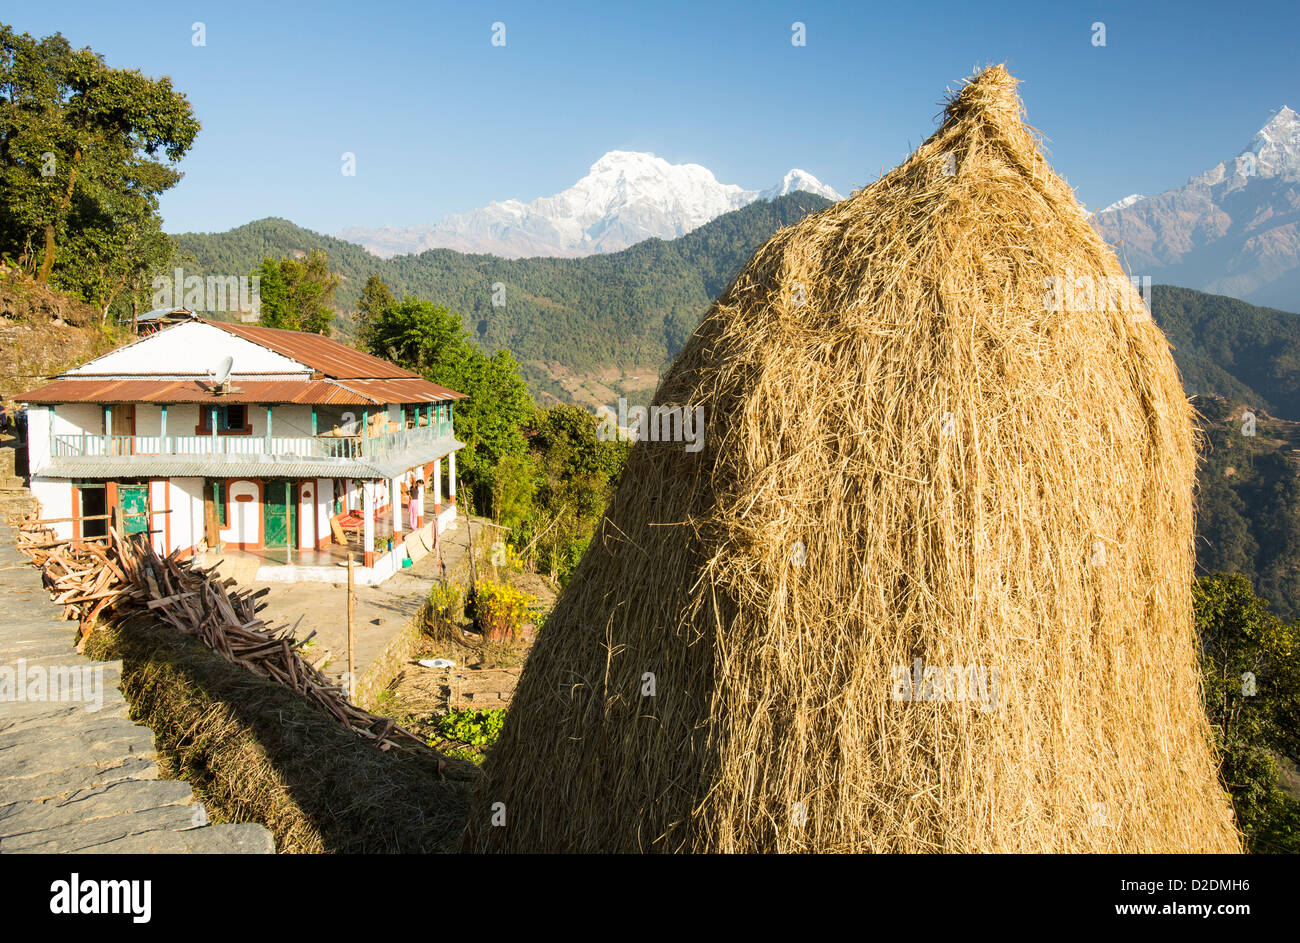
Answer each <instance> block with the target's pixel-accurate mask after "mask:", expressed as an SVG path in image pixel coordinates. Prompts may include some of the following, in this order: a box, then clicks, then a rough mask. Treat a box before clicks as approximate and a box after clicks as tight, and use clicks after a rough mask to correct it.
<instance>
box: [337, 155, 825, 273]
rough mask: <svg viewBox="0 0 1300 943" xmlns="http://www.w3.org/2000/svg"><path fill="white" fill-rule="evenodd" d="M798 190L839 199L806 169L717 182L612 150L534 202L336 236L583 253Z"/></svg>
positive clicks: (692, 225)
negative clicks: (752, 182) (751, 183)
mask: <svg viewBox="0 0 1300 943" xmlns="http://www.w3.org/2000/svg"><path fill="white" fill-rule="evenodd" d="M793 192H807V193H813V194H816V195H818V196H821V197H824V198H826V199H830V200H838V199H841V197H840V195H839V194H838V193H836V192H835V190H833V189H832V188H830V187H828V186H826V185H825V184H823V183H822V182H821V181H820V180H818V179H817V178H816V177H814V176H813V175H812V174H810V173H808V172H807V171H804V170H800V169H798V168H794V169H792V170H790V171H788V172H787V173H786V174H785V176H784V177H783V178H782V179H781V181H779V182H778V183H777V184H775V185H774V186H771V187H768V188H767V189H765V190H746V189H744V188H743V187H740V186H738V185H736V184H725V183H720V182H719V181H718V180H717V178H716V177H714V175H713V173H712V171H710V170H709V169H708V168H706V167H703V166H701V165H700V164H691V163H688V164H671V163H669V162H668V161H666V160H664V159H663V158H661V157H656V156H655V155H654V154H649V153H644V152H638V151H618V150H615V151H609V152H608V153H606V154H604V155H603V156H601V157H600V159H599V160H597V161H596V162H595V163H594V164H592V165H591V167H590V168H589V170H588V171H587V174H586V176H584V177H582V178H581V179H580V180H579V181H578V182H577V183H575V184H574V185H573V186H571V187H568V188H567V189H565V190H562V191H561V192H559V193H557V194H554V195H552V196H543V197H538V198H537V199H535V200H532V201H530V202H527V203H525V202H523V201H520V200H516V199H510V200H496V201H493V202H491V203H489V204H488V205H487V206H483V207H479V208H478V209H474V210H470V211H468V212H465V213H454V214H451V215H449V216H446V217H444V218H442V219H441V220H438V221H437V222H434V223H428V224H423V225H416V226H379V227H368V226H347V227H344V228H343V229H341V230H339V232H338V233H336V237H337V238H340V239H344V240H346V241H349V242H355V243H357V244H359V245H362V246H364V247H365V248H366V249H367V250H368V251H370V252H371V253H372V254H374V255H377V256H379V257H380V258H392V257H393V256H395V255H404V254H409V253H412V252H422V251H425V250H428V249H453V250H456V251H458V252H466V253H471V254H479V253H487V254H491V255H497V256H500V257H502V258H534V257H542V256H547V257H555V258H580V257H583V256H587V255H593V254H597V253H602V252H616V251H619V250H622V249H626V248H628V247H629V246H632V245H635V244H636V243H638V242H641V241H643V240H645V239H649V238H660V239H673V238H676V237H678V236H683V235H686V234H687V233H689V232H691V231H693V230H695V229H698V228H699V227H700V226H702V225H704V224H705V223H707V222H710V221H711V220H713V219H716V218H717V217H719V216H721V215H722V214H723V213H727V212H730V211H732V210H737V209H741V208H742V207H744V206H747V205H749V204H750V203H753V202H755V201H756V200H772V199H775V198H777V197H781V196H786V195H788V194H790V193H793Z"/></svg>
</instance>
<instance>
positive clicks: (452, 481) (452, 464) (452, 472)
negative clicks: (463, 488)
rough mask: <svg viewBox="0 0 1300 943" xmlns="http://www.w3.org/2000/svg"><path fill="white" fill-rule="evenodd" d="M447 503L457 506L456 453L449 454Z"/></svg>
mask: <svg viewBox="0 0 1300 943" xmlns="http://www.w3.org/2000/svg"><path fill="white" fill-rule="evenodd" d="M447 503H448V504H450V505H451V506H452V507H455V506H456V453H455V452H448V453H447Z"/></svg>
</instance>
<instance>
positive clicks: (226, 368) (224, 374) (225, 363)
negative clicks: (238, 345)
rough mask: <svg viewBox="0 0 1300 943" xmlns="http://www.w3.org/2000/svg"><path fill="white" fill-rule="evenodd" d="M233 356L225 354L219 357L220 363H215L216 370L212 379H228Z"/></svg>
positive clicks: (217, 380) (233, 359) (233, 361)
mask: <svg viewBox="0 0 1300 943" xmlns="http://www.w3.org/2000/svg"><path fill="white" fill-rule="evenodd" d="M234 366H235V358H234V357H230V356H226V357H222V358H221V363H219V364H217V372H216V373H215V374H214V375H213V377H212V379H213V381H214V382H216V383H225V382H226V381H227V380H228V379H230V371H231V370H232V369H234Z"/></svg>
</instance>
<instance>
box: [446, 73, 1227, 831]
mask: <svg viewBox="0 0 1300 943" xmlns="http://www.w3.org/2000/svg"><path fill="white" fill-rule="evenodd" d="M1021 112H1022V108H1021V103H1020V100H1019V98H1018V96H1017V94H1016V91H1015V80H1014V79H1013V78H1012V77H1011V76H1010V75H1009V74H1008V73H1007V72H1006V71H1005V70H1004V69H1003V68H1001V67H992V68H989V69H987V70H985V71H983V72H981V73H980V74H979V75H978V76H976V77H975V78H973V79H972V80H970V81H969V82H968V83H967V84H965V85H964V87H963V88H961V89H960V91H959V92H958V93H957V94H956V95H955V96H953V97H952V99H951V100H950V102H949V104H948V106H947V109H946V112H945V116H944V121H943V124H942V125H941V127H940V128H939V130H938V131H937V132H936V133H935V134H934V136H933V137H931V138H930V139H929V140H928V141H926V142H925V143H924V144H923V145H922V146H921V147H920V148H919V149H918V150H917V151H916V153H915V154H913V155H912V156H911V157H910V158H909V159H908V160H907V161H906V162H905V163H904V164H903V165H902V166H900V167H898V168H897V169H896V170H894V171H892V172H890V173H889V174H887V175H885V176H884V177H882V178H881V179H880V180H879V181H878V182H877V183H875V184H873V185H872V186H870V187H867V188H865V189H863V190H860V191H858V192H857V193H855V194H854V195H853V196H852V197H850V198H849V199H847V200H844V201H843V202H841V203H838V204H836V205H834V206H832V207H830V208H828V209H826V210H825V211H823V212H821V213H818V214H816V215H814V216H811V217H808V218H807V219H805V220H803V221H802V222H800V223H799V224H797V225H795V226H793V227H791V228H788V229H785V230H783V231H781V232H779V233H777V234H776V235H775V236H774V237H773V238H772V239H771V240H770V241H769V242H768V243H767V244H766V245H764V246H763V247H762V248H760V249H759V250H758V252H757V253H756V254H755V255H754V257H753V259H752V260H751V261H750V262H749V263H748V265H747V266H746V267H745V269H744V270H743V271H742V272H741V274H740V275H739V276H738V278H737V279H736V281H735V282H734V283H733V284H732V285H731V286H730V288H729V289H728V290H727V291H726V292H725V293H724V295H723V296H722V297H721V298H720V299H719V300H718V301H717V302H716V303H715V304H714V305H713V307H712V308H711V309H710V310H709V312H708V314H707V315H706V317H705V319H704V321H703V323H702V324H701V325H700V327H699V328H698V330H697V331H696V332H695V334H694V336H693V337H692V338H691V339H690V341H689V343H688V344H687V346H686V348H685V349H684V350H683V351H682V353H681V355H680V356H679V357H678V358H677V360H676V362H675V363H674V364H673V366H672V368H671V369H670V370H669V372H668V374H667V375H666V376H665V378H664V380H663V382H662V384H661V386H660V389H659V391H658V393H657V394H656V397H655V402H656V403H657V404H672V403H685V404H691V405H692V406H693V405H695V404H700V405H702V406H703V407H704V415H705V419H706V439H705V447H704V449H703V451H700V452H698V453H691V452H688V451H686V450H685V449H684V448H683V447H682V445H681V444H680V443H677V444H674V443H669V442H652V441H642V442H639V443H638V444H637V445H636V446H635V447H634V449H633V451H632V454H631V456H630V458H629V461H628V465H627V467H626V469H625V471H624V472H623V476H622V480H621V482H620V486H619V489H618V491H617V493H616V495H615V497H614V499H613V502H612V504H611V506H610V508H609V510H608V513H607V515H606V518H605V520H604V521H603V523H602V528H601V531H600V534H599V535H598V538H597V539H596V540H594V541H593V543H592V546H591V548H590V550H589V551H588V553H587V554H586V556H585V558H584V559H583V560H582V562H581V564H580V566H579V568H578V571H577V572H576V574H575V576H574V578H573V580H572V583H571V584H570V586H569V587H568V588H567V590H566V591H565V592H564V594H563V595H562V597H561V599H560V600H559V602H558V604H557V606H556V608H555V611H554V613H553V614H552V615H551V617H550V618H549V619H548V620H547V622H546V624H545V627H544V628H543V630H542V632H541V634H540V638H539V639H538V642H537V644H536V646H535V648H534V651H533V652H532V654H531V656H530V658H529V661H528V664H527V667H526V669H525V671H524V673H523V676H522V679H521V682H520V685H519V689H518V692H517V694H516V696H515V699H514V704H513V706H512V708H511V710H510V715H509V718H508V720H507V722H506V726H505V730H504V732H503V735H502V738H501V741H500V743H499V745H498V746H497V748H496V749H495V750H494V751H493V752H492V754H491V756H490V757H489V759H488V761H487V763H486V767H485V772H486V774H487V775H486V778H485V780H484V787H483V788H482V790H481V792H480V793H479V795H478V797H477V799H476V806H475V808H474V810H472V812H471V816H470V821H469V824H468V826H467V831H466V835H465V839H464V841H463V842H462V848H465V849H470V850H482V851H488V850H527V851H539V850H553V849H558V850H569V851H645V850H662V851H695V852H704V851H707V852H747V851H872V852H921V851H935V852H1010V851H1035V852H1037V851H1042V852H1048V851H1051V852H1084V851H1091V852H1102V851H1113V852H1118V851H1147V852H1156V851H1184V852H1187V851H1237V850H1239V847H1240V846H1239V840H1238V837H1237V834H1236V831H1235V829H1234V827H1233V823H1232V820H1231V809H1230V806H1229V803H1228V800H1227V798H1226V796H1225V794H1224V792H1223V790H1222V789H1221V787H1220V785H1219V783H1218V779H1217V774H1216V764H1215V757H1214V755H1213V752H1212V748H1211V746H1210V737H1209V730H1208V725H1207V722H1206V719H1205V714H1204V710H1203V706H1202V701H1201V688H1200V677H1199V673H1198V671H1197V663H1196V657H1195V644H1196V641H1195V636H1194V627H1193V620H1192V602H1191V584H1192V534H1193V529H1192V523H1193V521H1192V488H1193V479H1194V473H1195V452H1194V440H1193V431H1192V422H1191V411H1190V409H1189V406H1188V404H1187V402H1186V400H1185V399H1184V396H1183V391H1182V388H1181V386H1180V383H1179V378H1178V374H1177V371H1176V368H1175V366H1174V362H1173V359H1172V357H1171V356H1170V352H1169V349H1168V345H1167V343H1166V341H1165V338H1164V336H1163V335H1162V334H1161V333H1160V331H1159V330H1158V329H1157V328H1156V326H1155V325H1154V323H1153V322H1152V321H1151V319H1150V317H1149V315H1148V314H1147V312H1146V309H1145V308H1144V307H1143V305H1142V302H1141V299H1140V298H1138V297H1136V295H1135V293H1134V292H1133V291H1132V290H1121V291H1119V292H1118V293H1117V297H1114V298H1112V299H1111V301H1112V305H1111V306H1110V307H1109V309H1108V308H1107V306H1106V305H1105V304H1104V303H1102V302H1100V301H1094V302H1091V303H1090V302H1087V301H1086V296H1085V301H1084V303H1083V304H1082V305H1080V304H1079V302H1078V298H1077V297H1076V298H1074V299H1068V300H1071V301H1073V304H1072V305H1069V306H1071V307H1080V308H1082V310H1052V308H1054V307H1055V306H1054V305H1052V304H1049V303H1048V302H1047V301H1046V300H1045V298H1044V295H1045V293H1046V292H1047V290H1048V282H1047V280H1048V279H1052V278H1057V279H1065V278H1071V279H1089V280H1093V281H1091V282H1090V284H1093V285H1097V284H1100V285H1102V286H1103V287H1113V286H1115V285H1117V284H1123V281H1122V280H1123V279H1124V276H1123V272H1122V271H1121V269H1120V267H1119V265H1118V263H1117V261H1116V259H1115V256H1114V254H1113V253H1112V251H1111V249H1110V248H1109V247H1107V246H1106V245H1105V244H1104V243H1103V242H1102V240H1101V239H1100V238H1099V237H1098V236H1097V234H1096V233H1095V232H1093V230H1092V229H1091V228H1090V226H1089V225H1088V223H1087V221H1086V219H1085V218H1084V217H1083V215H1082V214H1081V213H1080V212H1079V210H1078V208H1077V207H1076V202H1075V198H1074V194H1073V192H1072V191H1071V189H1070V188H1069V187H1068V186H1067V185H1066V184H1065V182H1064V181H1062V180H1061V179H1060V178H1059V177H1057V176H1056V175H1055V174H1054V173H1053V171H1052V170H1051V168H1050V167H1049V166H1048V164H1047V163H1046V161H1045V160H1044V158H1043V157H1042V155H1041V154H1040V152H1039V150H1038V147H1037V142H1036V140H1035V138H1034V137H1033V135H1032V134H1031V132H1030V131H1029V130H1027V129H1026V128H1025V126H1024V125H1023V124H1022V123H1021ZM1097 280H1100V281H1097ZM1083 285H1084V283H1083V282H1079V283H1077V284H1076V285H1072V286H1071V287H1078V288H1080V289H1081V288H1082V287H1083ZM1071 294H1076V295H1077V294H1079V293H1078V292H1075V293H1071ZM1103 294H1105V292H1103ZM916 659H920V660H921V665H922V666H923V668H924V667H927V666H958V667H968V666H974V669H975V672H976V674H975V675H967V676H966V677H968V678H974V680H975V681H976V682H978V677H981V676H982V677H983V678H984V679H985V681H986V682H991V681H992V680H993V677H994V676H993V674H992V672H993V671H996V672H997V676H996V679H997V692H998V699H997V703H996V704H995V705H994V704H993V703H992V696H991V695H992V691H991V690H982V689H981V688H980V687H979V685H978V683H976V684H974V685H973V686H972V689H971V690H968V691H967V692H966V694H967V697H966V699H964V700H962V699H949V698H955V697H959V696H960V695H961V693H962V692H961V689H960V686H959V685H953V689H952V690H951V691H940V692H939V693H940V694H941V695H942V696H943V698H944V699H939V700H933V699H926V695H927V693H930V694H933V693H934V691H933V690H930V691H929V692H927V691H926V690H916V691H914V692H913V693H914V694H915V695H916V696H917V698H918V699H916V700H911V701H907V700H897V699H895V695H896V694H899V693H902V694H906V693H907V692H906V686H905V685H904V684H903V682H902V681H901V680H900V679H899V677H898V675H897V674H896V673H897V672H899V669H900V668H901V669H902V671H904V672H906V673H907V674H908V676H909V677H910V675H911V674H912V669H913V666H914V664H915V661H914V660H916ZM647 673H652V674H653V675H654V679H653V680H654V684H655V688H656V690H655V693H654V695H653V696H647V695H646V694H645V693H644V692H645V691H646V685H647V680H648V679H647V677H646V675H647ZM922 677H923V678H924V675H922ZM986 695H987V697H986ZM986 703H987V704H988V706H989V707H990V709H987V710H986V709H983V708H984V706H985V704H986ZM498 804H503V805H498ZM494 814H495V815H496V817H497V821H500V818H501V816H502V815H503V814H504V817H505V825H504V826H499V825H497V826H494V825H493V824H491V823H492V820H493V816H494Z"/></svg>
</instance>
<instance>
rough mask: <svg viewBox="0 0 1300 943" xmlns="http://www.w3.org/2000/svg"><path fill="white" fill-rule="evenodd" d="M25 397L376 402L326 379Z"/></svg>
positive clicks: (46, 389)
mask: <svg viewBox="0 0 1300 943" xmlns="http://www.w3.org/2000/svg"><path fill="white" fill-rule="evenodd" d="M430 385H432V384H430ZM18 399H19V400H20V401H22V402H26V403H304V404H326V403H335V404H341V405H342V404H351V405H357V406H367V405H371V404H373V403H374V402H375V400H373V399H372V398H370V397H368V396H366V395H365V394H364V393H361V392H359V391H356V390H349V389H348V388H346V387H343V386H340V385H339V384H337V383H334V382H331V381H329V380H251V381H250V380H239V379H238V378H236V379H235V380H233V381H232V383H231V390H230V392H229V393H219V394H218V393H213V392H212V391H211V389H210V384H208V383H206V382H199V381H198V380H110V379H97V380H55V381H54V382H53V383H48V384H46V385H45V386H42V387H39V388H37V389H35V390H32V391H30V392H28V393H23V394H22V395H20V396H19V397H18Z"/></svg>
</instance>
